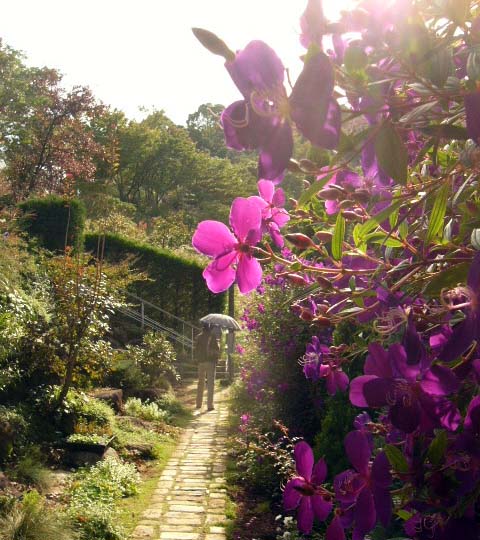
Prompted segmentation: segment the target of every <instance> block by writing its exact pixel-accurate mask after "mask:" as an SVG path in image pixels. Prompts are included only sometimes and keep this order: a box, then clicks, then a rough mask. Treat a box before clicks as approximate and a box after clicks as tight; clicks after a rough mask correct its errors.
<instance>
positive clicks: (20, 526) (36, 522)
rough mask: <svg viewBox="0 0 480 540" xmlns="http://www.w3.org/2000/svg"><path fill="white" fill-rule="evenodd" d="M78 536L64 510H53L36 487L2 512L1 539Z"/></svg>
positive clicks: (62, 539) (48, 539)
mask: <svg viewBox="0 0 480 540" xmlns="http://www.w3.org/2000/svg"><path fill="white" fill-rule="evenodd" d="M52 538H55V540H76V539H77V538H78V536H77V535H76V533H75V532H74V530H73V529H72V526H71V524H70V522H69V520H68V518H66V516H64V515H63V514H62V513H60V512H58V511H53V510H51V509H50V508H48V507H47V506H46V504H45V500H44V499H43V498H42V497H41V496H40V495H39V494H38V492H36V491H30V492H29V493H26V494H25V495H24V496H23V499H22V501H18V502H15V503H14V504H13V506H12V507H11V508H10V509H9V510H7V512H6V513H4V514H2V513H1V512H0V539H1V540H52Z"/></svg>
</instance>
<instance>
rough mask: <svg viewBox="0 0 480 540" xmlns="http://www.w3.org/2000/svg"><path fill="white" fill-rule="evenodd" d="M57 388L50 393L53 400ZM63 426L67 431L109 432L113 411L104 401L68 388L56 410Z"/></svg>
mask: <svg viewBox="0 0 480 540" xmlns="http://www.w3.org/2000/svg"><path fill="white" fill-rule="evenodd" d="M59 392H60V389H58V390H57V391H56V392H55V393H53V394H52V400H53V401H54V402H56V401H57V399H58V393H59ZM58 412H59V413H60V414H61V415H62V417H63V422H64V426H65V428H66V429H67V430H69V431H72V432H73V431H75V433H81V432H82V431H86V432H87V433H88V432H91V431H92V430H94V432H95V433H106V434H109V433H111V431H112V427H113V422H114V416H115V415H114V412H113V410H112V408H111V407H110V406H109V405H107V404H106V403H105V402H104V401H101V400H99V399H95V398H93V397H91V396H87V395H86V394H85V393H83V392H79V391H77V390H73V389H71V390H69V391H68V393H67V395H66V397H65V400H64V401H63V404H62V406H61V408H60V410H59V411H58Z"/></svg>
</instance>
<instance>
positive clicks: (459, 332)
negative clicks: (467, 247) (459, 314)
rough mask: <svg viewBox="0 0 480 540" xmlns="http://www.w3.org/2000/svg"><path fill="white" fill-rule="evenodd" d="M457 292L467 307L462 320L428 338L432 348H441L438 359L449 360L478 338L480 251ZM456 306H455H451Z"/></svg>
mask: <svg viewBox="0 0 480 540" xmlns="http://www.w3.org/2000/svg"><path fill="white" fill-rule="evenodd" d="M454 293H458V294H457V296H458V297H460V299H461V301H463V300H465V299H466V300H467V301H466V302H463V304H465V305H466V306H467V307H468V309H467V313H466V317H465V319H464V320H463V321H461V322H459V323H458V324H456V325H455V326H454V327H453V329H452V330H451V329H450V328H449V327H448V326H447V327H444V328H442V329H441V331H440V333H437V334H435V335H433V336H432V337H431V338H430V344H431V345H432V346H433V347H434V348H441V351H440V353H439V355H438V356H439V358H440V360H443V361H445V362H450V361H452V360H455V359H456V358H458V357H459V356H460V355H462V354H463V353H464V352H465V351H466V350H467V349H468V347H470V345H471V343H472V341H473V340H474V339H476V340H478V339H479V338H480V252H477V253H476V254H475V257H474V258H473V261H472V265H471V266H470V270H469V272H468V277H467V287H466V288H460V289H458V290H457V291H454ZM452 307H456V306H452Z"/></svg>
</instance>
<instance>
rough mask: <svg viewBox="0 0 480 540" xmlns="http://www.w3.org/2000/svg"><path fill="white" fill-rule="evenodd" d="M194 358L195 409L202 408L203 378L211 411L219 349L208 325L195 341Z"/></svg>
mask: <svg viewBox="0 0 480 540" xmlns="http://www.w3.org/2000/svg"><path fill="white" fill-rule="evenodd" d="M195 357H196V360H197V363H198V386H197V409H200V408H201V407H202V402H203V393H204V389H205V378H206V379H207V407H208V410H209V411H213V409H214V407H213V391H214V388H215V369H216V366H217V360H218V358H219V357H220V347H219V345H218V341H217V338H216V336H215V333H214V332H213V330H212V328H210V326H208V325H204V326H203V327H202V331H201V332H200V334H198V336H197V338H196V339H195Z"/></svg>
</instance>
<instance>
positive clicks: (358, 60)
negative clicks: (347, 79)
mask: <svg viewBox="0 0 480 540" xmlns="http://www.w3.org/2000/svg"><path fill="white" fill-rule="evenodd" d="M343 63H344V64H345V69H346V70H347V71H348V73H355V72H357V71H361V70H362V69H363V68H365V67H366V66H367V64H368V56H367V55H366V53H365V51H364V50H363V48H362V47H359V46H358V45H355V44H353V45H350V46H349V47H348V48H347V50H346V51H345V56H344V59H343Z"/></svg>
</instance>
